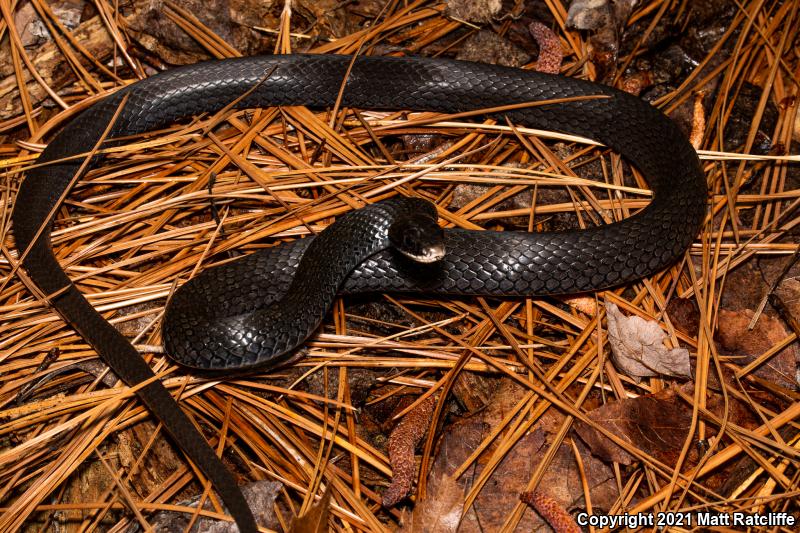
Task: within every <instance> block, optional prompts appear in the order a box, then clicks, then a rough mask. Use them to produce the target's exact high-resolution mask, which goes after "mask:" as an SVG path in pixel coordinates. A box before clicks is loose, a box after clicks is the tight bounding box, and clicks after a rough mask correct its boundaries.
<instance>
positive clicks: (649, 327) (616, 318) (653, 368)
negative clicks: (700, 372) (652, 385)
mask: <svg viewBox="0 0 800 533" xmlns="http://www.w3.org/2000/svg"><path fill="white" fill-rule="evenodd" d="M606 314H607V316H608V342H609V344H610V345H611V353H612V359H613V360H614V364H615V365H616V367H617V368H618V369H619V370H621V371H622V372H624V373H625V374H627V375H629V376H633V377H636V378H643V377H650V376H672V377H679V378H688V377H691V368H690V364H689V352H688V351H687V350H685V349H684V348H672V349H670V348H667V347H666V346H664V340H665V339H666V338H667V335H666V333H664V331H663V330H662V329H661V328H660V327H659V325H658V323H656V322H653V321H647V320H644V319H643V318H641V317H638V316H630V317H626V316H625V315H623V314H622V313H621V312H620V310H619V307H617V306H616V305H615V304H613V303H611V302H606Z"/></svg>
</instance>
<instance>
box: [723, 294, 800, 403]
mask: <svg viewBox="0 0 800 533" xmlns="http://www.w3.org/2000/svg"><path fill="white" fill-rule="evenodd" d="M752 318H753V311H751V310H750V309H745V310H744V311H728V310H725V309H720V311H719V328H718V330H717V335H716V338H717V340H718V341H719V344H720V346H721V347H722V348H723V349H724V351H725V352H726V353H727V354H729V355H734V356H738V358H737V359H735V360H734V361H733V363H734V364H737V365H739V366H745V365H747V364H749V363H750V362H752V361H754V360H755V359H757V358H758V357H760V356H761V355H762V354H763V353H764V352H766V351H767V350H769V349H770V348H772V347H773V346H775V345H776V344H777V343H779V342H781V341H782V340H784V339H785V338H786V337H788V336H789V334H790V332H789V330H788V329H787V328H786V326H785V325H784V323H783V322H782V321H781V320H780V319H779V318H778V317H776V316H775V315H773V314H772V313H769V312H765V313H763V314H762V315H761V316H760V317H759V318H758V321H757V322H756V324H755V327H753V329H749V328H748V327H749V325H750V322H751V321H752ZM798 361H800V350H798V348H797V342H793V343H792V344H790V345H789V346H787V347H786V348H784V349H783V350H781V351H780V352H778V353H776V354H775V355H773V356H772V357H771V358H770V359H769V360H767V361H765V362H764V363H763V364H762V365H761V366H759V367H758V368H756V369H755V370H754V371H753V374H755V375H756V376H758V377H761V378H763V379H765V380H767V381H769V382H771V383H775V384H777V385H780V386H781V387H786V388H789V389H794V388H796V387H797V380H796V372H797V364H798Z"/></svg>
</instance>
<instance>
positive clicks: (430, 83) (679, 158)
mask: <svg viewBox="0 0 800 533" xmlns="http://www.w3.org/2000/svg"><path fill="white" fill-rule="evenodd" d="M350 62H351V58H350V57H348V56H333V55H328V56H313V55H292V56H268V57H249V58H242V59H228V60H223V61H212V62H207V63H201V64H196V65H192V66H189V67H182V68H176V69H173V70H170V71H167V72H165V73H162V74H159V75H156V76H153V77H151V78H149V79H146V80H143V81H140V82H138V83H135V84H133V85H130V86H128V87H125V88H123V89H121V90H119V91H117V92H116V93H114V94H112V95H110V96H108V97H106V98H105V99H103V100H101V101H99V102H98V103H96V104H95V105H93V106H92V107H91V108H89V109H88V110H86V111H84V112H83V113H81V114H80V115H79V116H78V117H76V118H75V119H74V120H72V121H71V122H70V123H69V124H68V125H67V126H66V127H64V129H63V130H62V131H61V132H60V133H59V134H58V135H57V136H56V137H55V138H54V139H53V140H52V142H51V143H50V144H49V145H48V147H47V148H46V149H45V150H44V152H43V153H42V154H41V156H40V157H39V161H38V162H39V163H40V164H44V163H51V162H54V161H56V160H60V159H63V158H65V157H69V156H74V155H76V154H79V153H82V152H85V151H87V150H89V149H91V147H92V146H94V145H95V144H96V143H97V142H98V140H99V139H101V137H102V135H103V133H104V131H105V130H106V128H107V127H108V125H109V123H110V122H111V119H112V117H113V116H114V114H115V113H116V112H117V111H118V109H119V108H120V104H121V103H122V102H123V98H126V99H127V100H126V101H124V106H123V107H122V109H121V111H120V112H119V114H118V116H117V117H116V119H115V121H114V122H113V125H112V127H111V128H110V131H109V137H120V136H125V135H131V134H136V133H141V132H145V131H148V130H152V129H156V128H159V127H164V126H166V125H169V124H170V123H173V122H175V121H177V120H180V119H182V118H185V117H189V116H192V115H195V114H198V113H203V112H213V111H217V110H219V109H221V108H223V107H224V106H226V105H228V104H230V103H231V102H233V101H235V100H236V99H237V98H241V97H242V96H244V97H243V98H241V99H240V100H239V101H238V102H236V107H239V108H241V107H263V106H276V105H307V106H312V107H330V106H332V105H333V104H334V102H335V101H336V99H337V95H338V93H339V90H340V88H341V87H342V84H343V83H344V82H345V77H346V72H347V69H348V66H349V65H350ZM598 95H599V96H601V97H599V98H596V97H594V96H598ZM580 97H588V98H586V99H580ZM549 99H567V101H562V103H558V104H552V105H540V106H533V107H524V108H519V109H515V110H510V111H507V112H505V113H503V115H504V117H507V118H508V119H509V120H511V121H513V122H514V123H516V124H521V125H524V126H528V127H537V128H546V129H550V130H556V131H562V132H566V133H571V134H576V135H582V136H586V137H590V138H593V139H596V140H598V141H600V142H602V143H604V144H606V145H607V146H609V147H610V148H613V149H615V150H617V151H618V152H620V153H621V154H623V155H624V156H625V157H627V159H628V160H629V161H630V162H631V163H633V164H634V165H635V166H636V167H637V168H638V169H639V170H640V171H641V173H642V175H643V176H645V178H646V179H647V181H648V183H649V184H650V186H651V187H652V189H653V192H654V198H653V200H652V202H651V203H650V205H649V206H648V207H647V208H645V209H644V210H642V211H641V212H639V213H637V214H636V215H634V216H632V217H630V218H628V219H626V220H624V221H622V222H619V223H615V224H611V225H607V226H600V227H592V228H590V229H588V230H585V231H580V232H559V233H531V234H529V233H516V232H499V233H498V232H489V231H485V232H477V231H465V230H457V229H448V230H446V232H445V234H444V241H445V245H446V255H445V258H444V259H443V260H442V261H439V262H438V263H436V264H435V265H431V266H429V267H426V268H429V269H428V270H426V271H425V272H426V273H425V274H424V275H419V274H418V272H417V271H416V269H415V268H413V267H409V266H408V265H404V264H403V260H402V259H400V258H398V256H397V254H396V253H395V252H393V251H392V250H390V249H384V248H385V242H383V241H381V239H383V238H384V237H383V236H382V235H383V234H382V233H381V232H382V231H384V230H386V229H388V224H385V223H384V221H385V220H387V219H386V218H384V217H392V216H394V215H393V214H392V213H393V212H395V211H397V210H400V211H402V210H404V209H408V207H407V204H406V203H404V201H390V202H388V203H386V204H377V205H373V206H370V207H369V208H368V210H365V214H363V215H358V214H351V215H349V216H346V217H342V220H343V222H342V223H341V224H339V225H340V226H341V227H340V229H339V230H338V231H340V234H341V235H351V236H352V237H355V238H356V239H362V240H361V241H359V240H356V241H352V240H347V239H344V238H336V239H328V242H327V243H324V244H320V245H317V246H316V248H318V249H319V254H320V255H315V256H311V257H309V258H307V259H305V261H306V262H307V263H308V265H307V266H308V268H310V269H312V270H313V272H314V273H315V274H317V276H316V277H317V278H319V279H317V280H316V281H318V283H316V284H315V285H314V287H319V286H322V287H323V288H324V289H325V291H324V292H325V294H324V295H323V294H321V295H320V296H319V298H315V297H313V295H311V296H309V295H307V294H306V295H301V296H296V297H293V298H295V299H294V302H295V303H294V304H293V303H292V302H284V305H283V306H282V307H283V309H282V310H281V311H280V312H275V311H274V310H273V311H270V310H269V307H268V309H267V310H266V311H262V312H260V313H262V315H263V316H264V317H266V319H267V320H269V321H272V323H265V324H260V323H252V320H251V319H250V318H248V317H244V318H241V317H237V318H234V319H230V320H227V319H224V320H220V321H217V320H216V319H212V320H208V319H207V318H206V317H205V315H204V314H203V313H204V311H203V310H202V309H201V310H199V311H197V310H196V312H195V313H194V314H189V315H186V318H181V317H179V316H178V314H176V313H175V312H174V309H178V308H180V307H204V306H205V307H207V308H217V307H220V306H219V305H218V304H217V302H201V305H199V306H198V305H197V298H202V297H203V295H205V294H207V292H208V291H210V290H212V289H213V290H219V292H215V293H213V294H215V295H218V294H222V295H225V294H229V292H228V290H227V289H228V288H231V287H239V288H241V287H244V288H243V289H242V290H243V291H244V294H252V293H253V291H254V293H255V294H257V295H259V297H262V296H263V297H264V298H265V299H266V300H270V299H272V300H274V299H276V298H280V296H281V295H282V294H283V293H284V292H285V287H284V286H285V285H287V284H288V283H290V281H291V279H292V276H293V275H294V274H293V269H294V268H296V265H297V263H298V261H299V258H300V257H301V255H302V253H303V251H304V250H305V249H306V247H307V246H309V245H308V243H309V242H313V241H311V240H310V239H303V240H301V241H298V242H299V244H294V245H287V246H282V247H279V248H277V249H276V250H275V251H274V253H271V254H267V255H264V256H258V257H253V258H250V257H248V258H245V259H244V260H243V261H238V262H236V263H233V265H234V266H232V267H231V269H229V270H218V269H214V270H212V271H209V273H208V274H207V275H204V276H203V278H202V279H201V281H200V282H199V283H198V284H197V285H196V286H193V287H189V288H187V289H186V290H185V291H182V292H181V295H179V296H176V297H175V300H176V301H175V302H174V305H173V308H172V310H171V311H170V312H169V313H168V315H169V320H168V322H167V324H166V325H165V338H166V339H167V340H168V347H169V348H170V349H171V350H172V351H173V352H175V353H176V354H177V355H179V356H180V357H181V360H182V362H183V363H184V364H188V365H191V366H197V367H206V368H220V367H235V366H242V365H244V366H250V365H254V364H260V363H265V362H266V363H269V362H274V361H276V360H277V359H278V358H280V357H281V356H282V355H284V354H285V353H286V352H287V351H289V350H291V348H293V347H294V346H296V345H297V344H300V343H302V342H303V341H304V340H305V338H306V337H307V336H308V335H310V334H311V333H312V332H313V330H314V328H315V327H316V326H317V325H318V324H319V322H320V320H321V319H322V317H323V316H324V314H325V313H326V311H327V310H328V307H329V305H330V303H331V302H332V301H333V297H334V296H335V294H336V293H337V291H340V290H341V291H350V292H354V291H419V290H422V291H424V292H425V293H427V294H482V295H497V296H505V295H524V296H534V295H544V294H554V293H570V292H582V291H590V290H595V289H600V288H604V287H608V286H611V285H618V284H622V283H625V282H628V281H631V280H634V279H637V278H640V277H642V276H646V275H648V274H651V273H653V272H655V271H658V270H660V269H662V268H664V267H665V266H667V265H669V264H670V263H671V262H673V261H674V260H675V259H676V258H677V257H679V256H680V255H681V254H683V252H684V251H685V250H686V248H687V247H688V246H689V244H690V243H691V241H692V240H693V238H694V236H695V235H696V233H697V231H698V229H699V226H700V224H701V222H702V220H703V217H704V213H705V200H706V185H705V181H704V178H703V174H702V172H701V169H700V165H699V162H698V159H697V155H696V154H695V151H694V150H693V148H692V147H691V145H690V144H689V143H688V142H687V141H686V139H685V138H684V136H683V135H682V134H681V132H680V131H679V129H678V128H677V127H676V125H675V124H674V123H673V122H672V121H670V120H669V119H667V118H666V117H665V116H664V115H662V114H661V113H660V112H659V111H657V110H656V109H654V108H652V107H651V106H649V105H648V104H646V103H644V102H642V101H641V100H639V99H637V98H635V97H632V96H629V95H626V94H624V93H621V92H619V91H616V90H614V89H611V88H609V87H605V86H600V85H596V84H592V83H588V82H583V81H579V80H574V79H569V78H563V77H559V76H551V75H546V74H539V73H536V72H530V71H524V70H519V69H512V68H503V67H498V66H491V65H483V64H476V63H466V62H458V61H450V60H443V59H424V58H380V57H362V58H359V59H358V60H356V61H355V62H353V63H352V70H351V72H350V73H349V76H347V77H346V85H345V87H344V92H343V99H342V105H344V106H347V107H356V108H370V109H412V110H419V111H423V110H429V111H440V112H450V113H454V112H463V111H471V110H477V109H484V108H491V107H498V106H505V105H508V104H515V103H525V102H535V101H541V100H549ZM81 162H82V161H81V160H80V158H77V159H75V158H73V159H71V160H67V161H61V162H56V163H51V164H47V165H44V166H40V167H37V168H35V169H33V170H31V171H29V172H28V174H27V177H26V179H25V180H24V182H23V183H22V185H21V186H20V189H19V192H18V194H17V199H16V205H17V208H16V209H15V210H14V212H13V215H12V218H13V229H14V235H15V238H16V242H17V248H18V249H19V251H20V253H24V254H25V255H24V258H23V260H22V266H23V267H24V268H25V270H26V271H27V272H28V275H29V276H30V278H31V280H33V282H34V283H35V284H36V285H37V286H38V288H39V289H40V290H41V291H42V292H43V293H44V294H46V295H49V301H50V303H51V304H52V306H53V307H54V308H55V309H56V310H57V311H58V312H59V313H60V314H61V315H62V316H63V317H64V318H65V319H66V320H67V321H68V322H69V323H70V324H71V325H72V326H73V327H74V328H75V329H76V330H77V331H78V332H79V333H80V334H81V336H83V338H84V339H86V341H87V342H89V343H90V344H91V345H92V346H93V347H94V348H95V349H96V350H97V353H98V354H100V356H101V357H102V358H103V360H105V361H106V362H107V363H108V365H109V366H110V367H111V368H112V369H113V371H114V372H115V373H116V374H117V375H118V376H119V377H120V378H121V379H123V380H124V381H125V382H126V383H127V384H129V385H135V384H137V383H139V382H141V381H143V380H147V379H150V378H152V377H153V374H152V372H151V370H150V368H149V366H148V365H147V364H146V363H145V362H144V360H143V359H142V358H141V356H140V355H139V354H138V353H137V352H136V350H135V349H134V348H133V347H132V346H131V344H130V343H129V342H128V341H127V340H126V339H125V338H124V337H123V336H122V335H121V334H120V333H118V332H117V330H116V329H115V328H114V327H112V326H111V325H109V323H108V322H107V321H106V320H104V319H103V318H102V317H101V316H100V315H99V314H98V313H97V312H96V311H95V310H94V308H93V307H92V306H91V305H90V304H89V303H88V302H87V301H86V299H85V298H84V297H83V296H82V295H81V294H80V292H78V290H77V289H76V288H75V287H74V285H72V283H71V282H70V280H69V278H68V277H67V276H66V274H65V273H64V271H63V269H62V268H61V266H60V265H59V263H58V261H57V260H56V258H55V256H54V254H53V251H52V249H51V244H50V225H51V223H52V219H53V215H54V213H55V212H56V211H57V209H58V206H60V205H61V202H62V201H63V197H64V195H65V194H66V192H67V191H68V189H69V188H70V187H71V185H72V183H73V182H74V181H75V179H77V177H76V173H77V172H78V169H79V167H80V165H81ZM412 202H413V200H412ZM404 206H406V207H404ZM413 208H414V205H413V204H412V209H413ZM420 209H422V210H424V209H425V208H420ZM355 213H358V211H356V212H355ZM334 226H336V224H335V225H334ZM376 228H377V229H380V231H376ZM331 231H333V230H331ZM326 232H327V231H326ZM326 232H323V235H324V234H325V233H326ZM341 235H340V237H341ZM317 238H318V239H320V237H317ZM363 239H366V240H367V241H368V242H364V240H363ZM379 241H380V242H379ZM321 242H322V241H321ZM314 246H315V245H314V244H311V247H312V248H313V247H314ZM376 250H378V251H377V253H374V254H373V252H375V251H376ZM380 250H383V251H380ZM315 253H317V252H315ZM348 254H349V255H348ZM370 254H373V255H370ZM326 255H327V257H325V256H326ZM332 257H334V258H335V260H330V259H331V258H332ZM342 257H344V258H345V259H346V258H347V257H350V260H347V261H345V263H346V264H341V265H339V266H340V268H338V269H335V270H336V272H331V271H329V270H327V269H328V268H329V265H330V264H331V263H333V262H336V263H337V264H338V263H339V262H340V258H342ZM275 268H277V269H278V270H277V272H276V271H275V270H273V269H275ZM259 269H260V270H261V272H264V273H266V275H264V276H262V278H263V277H267V278H269V277H274V281H275V282H277V283H278V284H279V286H280V288H279V289H276V288H274V287H275V286H274V285H271V284H269V283H268V284H266V288H265V286H264V284H263V283H262V282H256V281H249V279H250V278H248V277H247V276H248V274H246V272H248V271H251V270H253V271H259ZM353 269H355V270H353ZM431 269H432V270H431ZM350 270H353V271H352V273H350ZM348 273H350V275H349V276H348ZM341 278H346V280H344V281H342V279H341ZM342 283H343V287H339V285H341V284H342ZM248 284H252V285H248ZM333 285H336V286H333ZM215 287H216V289H214V288H215ZM220 287H221V289H220ZM248 287H252V291H250V292H248V290H249V289H248ZM214 297H217V296H214ZM187 303H188V304H191V305H186V304H187ZM295 304H297V305H295ZM273 307H274V306H273ZM231 309H233V310H237V312H238V309H239V304H238V303H232V304H230V305H229V306H228V310H231ZM173 317H174V318H173ZM204 321H205V322H204ZM240 326H241V327H243V328H245V329H244V330H237V329H236V328H237V327H240ZM276 327H277V329H275V328H276ZM246 328H249V329H246ZM181 331H188V332H190V333H192V334H193V335H194V337H189V338H186V337H180V332H181ZM228 333H232V334H233V336H232V337H230V336H228V337H226V336H225V335H227V334H228ZM226 339H227V340H226ZM231 339H232V340H231ZM139 396H140V397H141V399H142V401H143V402H144V403H145V404H146V405H147V407H148V408H149V409H150V410H151V412H153V413H154V414H155V415H156V416H157V417H158V418H159V419H160V420H162V421H163V423H164V427H165V428H166V429H167V430H168V431H169V433H170V434H171V435H172V437H173V438H174V439H175V441H176V442H177V443H178V445H179V446H181V448H183V449H184V451H185V452H186V454H187V455H188V456H189V457H190V458H191V459H192V460H193V461H194V462H195V463H196V464H197V465H198V466H200V467H201V468H202V469H203V471H204V472H205V473H206V475H207V476H208V477H209V478H210V480H211V481H212V483H213V484H214V486H215V487H216V488H217V490H218V491H219V493H220V495H221V496H222V498H223V501H224V502H225V504H226V505H227V507H228V509H229V511H230V512H231V514H232V515H233V516H234V518H235V519H236V521H237V523H238V524H239V526H240V528H241V530H242V531H254V530H255V522H254V520H253V517H252V515H251V513H250V510H249V508H248V507H247V504H246V502H245V501H244V498H243V496H242V493H241V492H240V490H239V488H238V487H237V486H236V484H235V482H234V479H233V477H232V476H231V474H230V473H229V472H228V471H227V470H226V469H225V467H224V466H223V464H222V463H221V461H219V459H218V458H217V457H216V456H215V455H214V453H213V451H212V450H211V448H210V447H209V446H208V444H207V443H206V442H205V440H204V439H203V438H202V436H201V435H200V433H199V432H198V431H197V430H196V429H195V428H194V426H193V425H192V424H191V423H190V422H189V420H188V419H187V418H186V416H185V415H184V414H183V413H182V412H181V410H180V408H179V407H178V405H177V404H176V403H175V401H174V400H173V399H172V397H171V396H170V395H169V393H168V392H167V391H166V389H165V388H164V387H163V386H162V385H161V383H160V382H158V381H153V382H152V383H151V384H149V385H148V386H146V387H144V388H142V389H140V391H139Z"/></svg>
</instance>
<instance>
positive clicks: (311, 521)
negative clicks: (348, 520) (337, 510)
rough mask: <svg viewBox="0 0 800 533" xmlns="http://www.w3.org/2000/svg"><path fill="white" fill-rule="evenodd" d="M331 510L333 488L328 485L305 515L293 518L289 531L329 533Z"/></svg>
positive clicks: (293, 532)
mask: <svg viewBox="0 0 800 533" xmlns="http://www.w3.org/2000/svg"><path fill="white" fill-rule="evenodd" d="M330 512H331V489H330V487H328V488H326V489H325V492H323V493H322V497H321V498H320V499H319V501H318V502H317V503H315V504H314V505H312V506H311V508H310V509H309V510H308V511H306V513H305V514H304V515H303V516H297V517H295V518H294V520H292V526H291V527H290V528H289V533H327V531H328V516H329V515H330Z"/></svg>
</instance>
